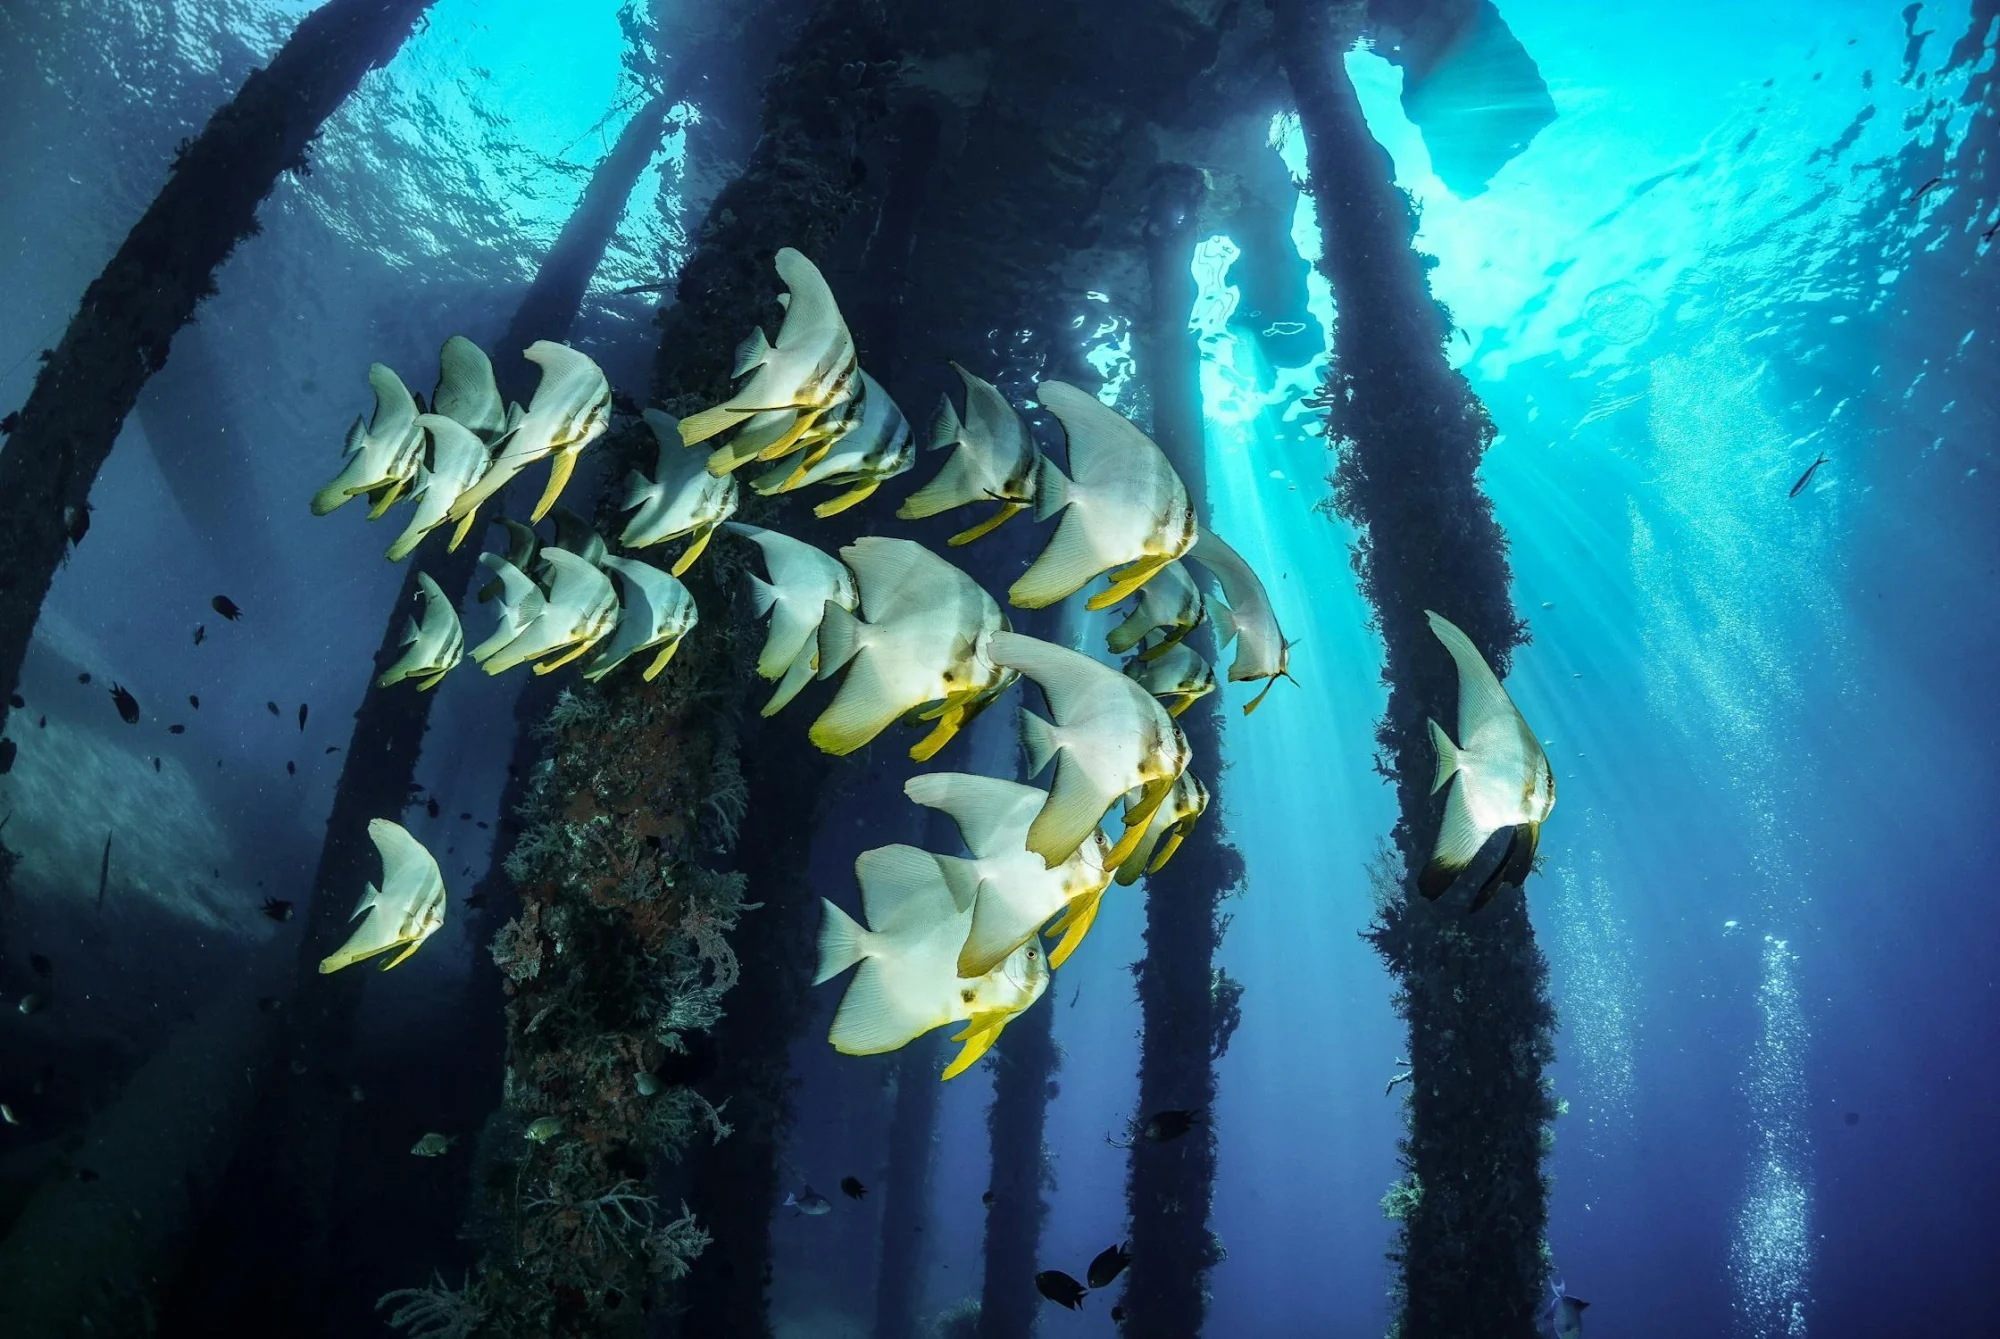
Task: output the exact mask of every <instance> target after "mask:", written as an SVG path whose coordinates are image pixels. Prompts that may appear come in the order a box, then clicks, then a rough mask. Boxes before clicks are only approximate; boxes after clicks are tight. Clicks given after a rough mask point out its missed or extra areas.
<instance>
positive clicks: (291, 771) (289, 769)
mask: <svg viewBox="0 0 2000 1339" xmlns="http://www.w3.org/2000/svg"><path fill="white" fill-rule="evenodd" d="M298 774H299V765H298V764H297V763H295V762H292V761H291V760H289V759H287V760H286V762H285V775H286V776H297V775H298Z"/></svg>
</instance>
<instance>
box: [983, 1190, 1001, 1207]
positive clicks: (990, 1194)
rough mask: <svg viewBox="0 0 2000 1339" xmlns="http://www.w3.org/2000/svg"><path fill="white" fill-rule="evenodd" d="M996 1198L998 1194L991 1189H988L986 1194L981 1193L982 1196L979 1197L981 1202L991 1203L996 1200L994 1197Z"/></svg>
mask: <svg viewBox="0 0 2000 1339" xmlns="http://www.w3.org/2000/svg"><path fill="white" fill-rule="evenodd" d="M995 1198H997V1197H996V1196H995V1195H994V1194H993V1192H992V1191H990V1190H989V1191H987V1192H986V1193H985V1194H984V1195H981V1196H980V1197H979V1202H980V1203H981V1204H991V1203H993V1201H994V1199H995Z"/></svg>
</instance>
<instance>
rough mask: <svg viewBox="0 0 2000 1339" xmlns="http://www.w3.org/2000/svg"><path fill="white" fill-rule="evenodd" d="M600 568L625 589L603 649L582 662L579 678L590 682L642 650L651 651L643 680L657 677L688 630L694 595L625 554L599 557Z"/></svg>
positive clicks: (692, 623)
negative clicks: (616, 619) (608, 638)
mask: <svg viewBox="0 0 2000 1339" xmlns="http://www.w3.org/2000/svg"><path fill="white" fill-rule="evenodd" d="M601 561H602V564H603V570H605V571H607V572H610V573H612V574H613V575H615V576H616V577H617V578H618V580H619V583H620V584H621V585H623V586H624V588H625V598H624V601H623V602H622V603H621V604H620V605H619V608H618V624H617V627H616V628H615V629H614V630H613V632H612V634H611V639H610V640H609V641H607V642H605V643H604V649H603V650H601V651H599V652H598V653H597V654H596V656H594V657H592V659H591V661H590V663H589V664H588V665H586V666H584V670H583V677H584V678H586V679H589V680H590V681H591V682H593V683H595V682H596V681H597V680H599V679H602V678H603V677H604V676H605V675H607V674H609V673H611V671H612V670H614V669H617V668H618V666H620V665H621V664H623V663H624V662H625V661H626V660H627V659H628V658H630V657H632V656H635V655H638V654H639V653H640V652H642V651H653V650H655V649H656V648H657V652H658V653H657V654H656V655H655V656H654V657H653V662H652V663H651V664H650V665H648V666H646V669H645V672H644V674H643V675H641V676H640V677H642V678H644V679H645V681H646V682H647V683H651V682H652V681H653V680H654V679H656V678H658V677H659V675H660V671H661V670H663V669H665V668H666V667H667V662H668V661H670V660H672V659H673V658H674V652H676V651H678V650H679V649H680V646H681V641H682V640H683V639H684V638H685V637H686V636H687V635H688V633H690V632H692V631H693V630H694V626H695V622H696V620H697V617H698V615H697V613H696V611H695V607H694V596H693V594H692V593H690V592H689V590H688V588H687V587H686V586H683V585H682V584H681V583H680V582H678V581H676V580H675V579H674V578H673V577H671V576H669V575H668V574H667V573H665V572H662V571H661V570H660V569H659V568H657V567H654V566H652V565H650V564H648V563H642V562H636V561H634V560H633V559H630V558H612V557H609V556H607V557H605V558H604V559H602V560H601Z"/></svg>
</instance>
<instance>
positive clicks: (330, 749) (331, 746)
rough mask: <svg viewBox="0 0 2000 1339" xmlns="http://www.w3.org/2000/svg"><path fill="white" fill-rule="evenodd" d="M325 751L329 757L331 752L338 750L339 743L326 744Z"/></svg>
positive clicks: (334, 752)
mask: <svg viewBox="0 0 2000 1339" xmlns="http://www.w3.org/2000/svg"><path fill="white" fill-rule="evenodd" d="M326 751H327V755H328V756H329V757H330V756H332V755H333V754H336V753H338V752H340V745H338V744H328V745H327V746H326Z"/></svg>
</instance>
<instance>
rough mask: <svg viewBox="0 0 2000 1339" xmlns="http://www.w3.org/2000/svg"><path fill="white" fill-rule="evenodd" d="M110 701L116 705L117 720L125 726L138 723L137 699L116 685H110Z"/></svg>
mask: <svg viewBox="0 0 2000 1339" xmlns="http://www.w3.org/2000/svg"><path fill="white" fill-rule="evenodd" d="M111 700H112V701H113V702H115V703H116V704H117V705H118V719H119V720H121V721H123V722H125V724H127V725H137V724H138V723H139V699H138V698H136V697H133V696H132V695H131V694H130V693H128V692H126V691H125V690H124V689H123V688H122V687H120V686H119V685H118V684H115V683H114V684H112V685H111Z"/></svg>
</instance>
